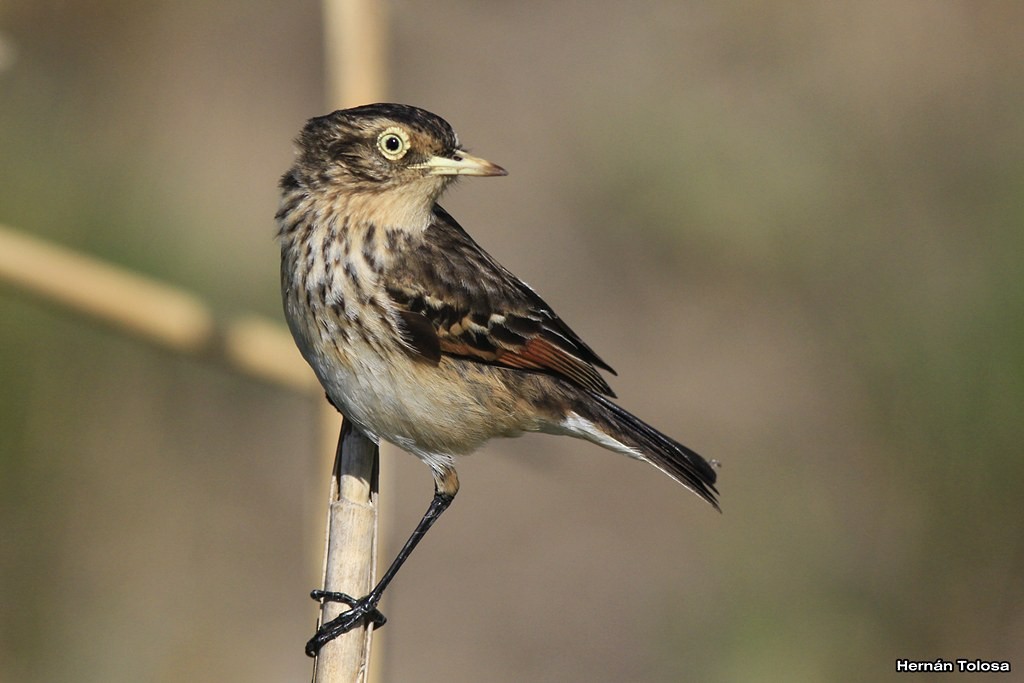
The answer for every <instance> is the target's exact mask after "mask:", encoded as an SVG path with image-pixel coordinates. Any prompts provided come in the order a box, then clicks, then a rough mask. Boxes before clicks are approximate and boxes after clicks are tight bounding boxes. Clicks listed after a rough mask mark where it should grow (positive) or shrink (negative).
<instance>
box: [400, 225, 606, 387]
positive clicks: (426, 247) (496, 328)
mask: <svg viewBox="0 0 1024 683" xmlns="http://www.w3.org/2000/svg"><path fill="white" fill-rule="evenodd" d="M413 249H414V250H415V255H414V256H413V257H412V258H404V259H399V260H397V261H396V262H395V263H394V264H393V267H392V269H391V273H390V277H389V278H388V283H387V291H388V294H389V296H390V297H391V299H392V300H393V302H394V304H395V307H396V308H397V310H398V312H399V315H400V318H401V324H400V327H401V332H402V337H403V339H404V341H405V342H406V344H407V346H408V348H409V349H410V350H411V351H412V352H413V353H415V354H417V355H418V356H419V357H421V358H422V359H424V360H427V361H430V362H434V363H437V362H439V361H440V359H441V355H442V354H445V355H449V356H458V357H460V358H468V359H471V360H475V361H479V362H481V363H490V364H494V365H503V366H506V367H510V368H521V369H526V370H535V371H540V372H547V373H550V374H553V375H556V376H558V377H562V378H564V379H566V380H568V381H570V382H573V383H574V384H577V385H579V386H581V387H584V388H586V389H590V390H592V391H596V392H598V393H600V394H606V395H608V396H615V394H614V393H613V392H612V390H611V387H609V386H608V383H607V382H606V381H605V380H604V378H603V377H601V374H600V373H599V372H598V371H597V369H596V367H595V366H597V367H600V368H603V369H605V370H607V371H609V372H611V373H613V374H614V372H615V371H614V370H612V369H611V367H609V366H608V364H607V363H605V362H604V361H603V360H601V358H600V357H598V355H597V354H596V353H594V352H593V350H591V348H590V347H589V346H587V345H586V344H585V343H584V342H583V340H582V339H580V338H579V336H578V335H577V334H576V333H575V332H573V331H572V330H571V329H570V328H569V326H568V325H566V324H565V323H564V322H562V319H561V318H559V317H558V316H557V315H556V314H555V312H554V311H552V310H551V307H550V306H548V305H547V304H546V303H545V302H544V300H543V299H541V298H540V297H539V296H538V295H537V294H536V292H534V291H533V290H532V289H530V287H529V286H528V285H527V284H526V283H524V282H523V281H522V280H520V279H519V278H517V277H516V276H515V275H513V274H512V273H510V272H509V271H508V270H506V269H505V268H504V267H503V266H501V264H499V263H498V262H497V261H495V260H494V259H493V258H491V256H490V255H489V254H487V253H486V252H485V251H484V250H483V249H481V248H480V247H479V246H478V245H477V244H476V242H474V241H473V239H472V238H471V237H470V236H469V235H467V234H466V232H465V231H464V230H463V229H462V227H461V226H459V224H458V223H456V222H455V219H454V218H452V217H451V216H450V215H449V214H448V213H447V212H446V211H444V209H442V208H441V207H435V209H434V221H433V222H432V224H431V225H430V227H429V228H427V230H426V232H425V233H424V235H423V239H422V241H420V242H418V243H417V244H416V245H415V246H414V247H413Z"/></svg>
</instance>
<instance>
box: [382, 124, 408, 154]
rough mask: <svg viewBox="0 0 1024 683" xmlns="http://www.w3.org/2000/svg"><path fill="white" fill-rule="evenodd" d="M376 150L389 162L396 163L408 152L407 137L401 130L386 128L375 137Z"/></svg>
mask: <svg viewBox="0 0 1024 683" xmlns="http://www.w3.org/2000/svg"><path fill="white" fill-rule="evenodd" d="M377 149H379V150H380V153H381V154H383V155H384V156H385V157H387V158H388V159H390V160H391V161H398V160H399V159H401V158H402V157H404V156H405V153H406V152H408V151H409V136H408V135H407V134H406V132H405V131H404V130H402V129H401V128H388V129H387V130H385V131H384V132H383V133H381V134H380V135H379V136H378V137H377Z"/></svg>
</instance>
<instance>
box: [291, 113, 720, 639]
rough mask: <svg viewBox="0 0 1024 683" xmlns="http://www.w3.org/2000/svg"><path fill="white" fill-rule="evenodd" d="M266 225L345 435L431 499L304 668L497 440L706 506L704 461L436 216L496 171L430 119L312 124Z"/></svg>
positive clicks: (362, 613)
mask: <svg viewBox="0 0 1024 683" xmlns="http://www.w3.org/2000/svg"><path fill="white" fill-rule="evenodd" d="M295 142H296V156H295V159H294V163H293V164H292V166H291V168H290V169H289V170H288V171H287V172H286V173H285V174H284V175H283V176H282V177H281V180H280V183H279V186H280V191H281V199H280V204H279V208H278V211H277V214H276V221H277V225H278V232H277V238H278V241H279V243H280V247H281V291H282V299H283V305H284V313H285V318H286V320H287V323H288V327H289V329H290V331H291V333H292V336H293V338H294V340H295V343H296V345H297V346H298V348H299V351H300V352H301V354H302V356H303V357H304V358H305V360H306V361H307V363H308V364H309V365H310V367H311V368H312V370H313V372H314V373H315V375H316V377H317V379H318V380H319V381H320V384H321V385H322V386H323V389H324V390H325V392H326V395H327V398H328V400H329V401H330V402H331V403H332V404H333V405H334V406H335V408H337V410H338V411H339V412H340V413H341V414H342V416H343V418H344V420H345V421H347V423H349V424H350V425H351V428H352V429H356V430H359V431H360V432H361V433H362V434H363V435H365V436H366V437H367V438H369V439H370V440H371V441H373V442H374V443H378V444H379V443H380V441H381V440H383V441H387V442H390V443H392V444H394V445H395V446H398V447H399V448H401V449H403V450H405V451H408V452H409V453H411V454H413V455H415V456H417V457H418V458H419V459H420V460H422V461H423V462H424V463H426V464H427V465H428V466H429V467H430V470H431V472H432V474H433V479H434V495H433V498H432V499H431V502H430V505H429V507H428V509H427V512H426V513H425V514H424V516H423V518H422V519H421V520H420V522H419V524H418V525H417V526H416V529H415V530H414V532H413V534H412V535H411V536H410V538H409V540H408V541H407V542H406V544H405V546H404V547H403V548H402V550H401V551H400V552H399V554H398V556H397V557H396V558H395V561H394V562H393V563H392V564H391V566H390V567H389V568H388V569H387V570H386V571H385V573H384V574H383V575H382V577H381V579H380V581H379V582H378V583H377V584H376V586H375V587H374V588H373V589H372V590H371V592H370V593H369V594H368V595H366V596H364V597H361V598H354V597H352V596H348V595H345V594H341V593H328V592H326V591H313V594H312V595H313V597H314V598H315V599H320V600H335V601H339V602H343V603H346V604H347V606H348V607H349V609H348V610H347V611H345V612H342V613H341V615H340V616H338V617H337V618H335V619H333V620H331V621H328V622H326V623H324V624H322V625H321V626H320V628H319V630H318V631H317V633H316V635H315V636H314V637H313V638H312V639H311V640H310V641H309V643H308V644H307V646H306V652H307V654H309V655H310V656H316V654H317V652H318V651H319V650H320V648H321V647H323V646H324V645H325V644H326V643H327V642H329V641H330V640H331V639H333V638H335V637H337V636H338V635H340V634H342V633H344V632H346V631H349V630H351V629H353V628H356V627H357V626H360V625H362V624H364V623H369V622H372V623H373V624H375V625H377V626H379V625H381V624H383V622H384V616H383V615H382V614H381V612H380V611H379V609H378V604H379V602H380V599H381V596H382V595H383V593H384V589H385V588H386V587H387V586H388V584H389V583H390V582H391V580H392V579H393V578H394V576H395V574H396V573H397V572H398V569H399V567H401V565H402V564H403V563H404V561H405V560H406V559H407V558H408V556H409V554H411V552H412V550H413V548H414V547H415V546H416V544H417V543H418V542H419V540H420V539H421V538H422V537H423V535H424V534H425V533H426V531H427V530H428V529H429V528H430V527H431V525H432V524H433V523H434V521H436V519H437V518H438V517H439V516H440V515H441V513H443V512H444V511H445V509H447V507H448V506H449V504H450V503H451V502H452V500H453V499H454V498H455V495H456V494H457V493H458V490H459V479H458V475H457V473H456V468H455V463H456V458H457V457H458V456H464V455H468V454H470V453H472V452H473V451H475V450H477V449H478V448H479V447H480V446H482V445H483V444H484V443H485V442H487V441H489V440H490V439H492V438H496V437H513V436H518V435H520V434H522V433H524V432H544V433H549V434H556V435H566V436H571V437H576V438H580V439H585V440H587V441H590V442H593V443H595V444H597V445H599V446H602V447H604V448H606V449H609V450H611V451H615V452H617V453H621V454H623V455H626V456H628V457H630V458H634V459H636V460H641V461H645V462H647V463H650V464H651V465H653V466H654V467H656V468H657V469H659V470H661V471H662V472H663V473H665V474H667V475H668V476H669V477H671V478H672V479H673V480H675V481H676V482H678V483H679V484H682V485H683V486H684V487H686V488H688V489H689V490H691V491H692V492H694V493H695V494H697V495H698V496H699V497H700V498H702V499H704V500H705V501H707V502H708V503H710V504H711V505H712V506H713V507H714V508H715V509H717V510H719V511H720V507H719V503H718V490H717V489H716V487H715V482H716V479H717V472H716V466H717V463H715V462H714V461H712V463H709V462H708V461H707V460H705V459H704V458H703V457H701V456H700V455H698V454H697V453H696V452H695V451H693V450H691V449H690V448H688V447H686V446H684V445H682V444H681V443H679V442H678V441H676V440H674V439H672V438H671V437H669V436H666V435H665V434H663V433H661V432H660V431H658V430H657V429H655V428H654V427H651V426H650V425H648V424H647V423H646V422H644V421H643V420H641V419H640V418H638V417H636V416H634V415H633V414H632V413H630V412H628V411H627V410H625V409H624V408H621V407H620V406H619V405H618V404H616V403H615V402H613V401H612V399H613V398H615V394H614V392H613V391H612V389H611V387H610V386H609V384H608V382H607V381H606V380H605V379H604V377H603V376H602V375H601V372H600V371H601V370H603V371H606V372H609V373H612V374H614V370H612V368H611V366H609V365H608V364H607V363H606V362H605V361H604V360H602V359H601V358H600V357H599V356H598V355H597V354H596V353H595V352H594V351H593V350H592V349H591V348H590V346H588V345H587V344H586V343H585V342H584V341H583V340H582V339H581V338H580V336H579V335H578V334H576V332H574V331H573V330H572V328H570V327H569V326H568V325H567V324H566V323H565V322H564V321H563V320H562V319H561V318H560V317H559V316H558V314H557V313H555V311H554V310H553V309H552V308H551V306H549V305H548V304H547V303H546V302H545V301H544V300H543V299H542V298H541V297H540V296H539V295H538V294H537V293H536V292H535V291H534V290H533V289H532V288H531V287H530V286H529V285H527V284H526V283H525V282H523V281H522V280H521V279H519V278H518V277H517V276H516V275H514V274H513V273H512V272H510V271H509V270H507V269H506V268H505V267H503V266H502V265H501V264H500V263H498V261H496V260H495V259H494V258H493V257H492V256H491V255H490V254H488V253H487V252H486V251H484V250H483V248H481V247H480V246H479V245H478V244H477V243H476V242H475V241H474V240H473V238H472V237H470V236H469V234H468V233H467V232H466V231H465V230H464V229H463V228H462V226H461V225H459V223H458V222H457V221H456V220H455V218H454V217H452V215H451V214H449V213H448V212H447V211H445V210H444V209H443V208H441V206H440V205H439V204H438V200H439V198H440V197H441V195H442V194H443V193H444V191H445V190H446V189H448V188H449V187H450V186H451V185H452V184H453V182H454V181H456V180H458V179H460V178H462V177H464V176H480V177H488V176H504V175H506V174H507V172H506V171H505V169H503V168H502V167H501V166H498V165H496V164H494V163H492V162H490V161H486V160H484V159H482V158H479V157H476V156H473V155H471V154H469V153H468V152H467V151H466V150H465V148H464V147H463V146H462V145H461V144H460V142H459V139H458V137H457V136H456V134H455V131H454V130H453V129H452V126H451V125H450V124H449V123H448V122H447V121H445V120H444V119H442V118H441V117H440V116H437V115H436V114H433V113H431V112H429V111H426V110H424V109H421V108H418V107H414V106H411V105H405V104H393V103H379V104H369V105H363V106H358V107H354V108H349V109H342V110H338V111H335V112H333V113H331V114H327V115H325V116H319V117H316V118H313V119H310V120H309V121H308V122H307V123H306V125H305V126H304V127H303V128H302V130H301V132H300V133H299V135H298V137H297V139H296V141H295Z"/></svg>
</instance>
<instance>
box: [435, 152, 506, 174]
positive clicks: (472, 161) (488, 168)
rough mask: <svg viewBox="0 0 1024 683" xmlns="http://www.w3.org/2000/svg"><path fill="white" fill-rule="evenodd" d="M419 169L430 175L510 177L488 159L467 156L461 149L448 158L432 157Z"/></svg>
mask: <svg viewBox="0 0 1024 683" xmlns="http://www.w3.org/2000/svg"><path fill="white" fill-rule="evenodd" d="M418 168H422V169H426V171H427V173H429V174H430V175H479V176H492V175H508V171H506V170H505V169H503V168H502V167H501V166H498V165H497V164H492V163H491V162H489V161H487V160H486V159H481V158H479V157H475V156H473V155H472V154H466V153H465V152H463V151H462V150H461V149H457V150H455V151H454V152H452V154H451V156H447V157H440V156H437V157H430V158H429V159H427V160H426V161H425V162H424V163H422V164H420V165H419V166H418Z"/></svg>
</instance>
